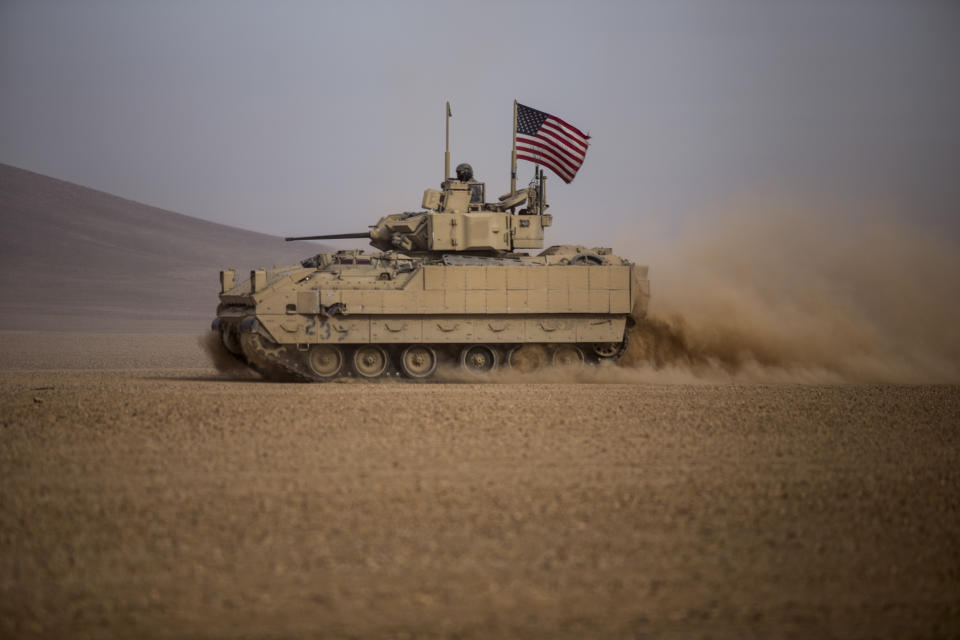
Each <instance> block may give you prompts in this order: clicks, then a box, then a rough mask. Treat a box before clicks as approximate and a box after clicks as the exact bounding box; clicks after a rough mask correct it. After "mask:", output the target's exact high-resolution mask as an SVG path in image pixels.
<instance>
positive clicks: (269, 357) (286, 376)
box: [240, 333, 627, 382]
mask: <svg viewBox="0 0 960 640" xmlns="http://www.w3.org/2000/svg"><path fill="white" fill-rule="evenodd" d="M240 345H241V347H242V351H243V358H244V359H245V361H246V363H247V364H248V365H249V366H250V368H252V369H253V370H254V371H256V372H257V373H259V374H260V375H261V376H262V377H263V378H264V379H266V380H270V381H274V382H331V381H334V380H337V379H340V378H343V377H347V376H349V374H348V373H346V372H341V373H340V374H338V375H336V376H333V377H330V378H324V377H321V376H318V375H317V374H315V373H314V372H313V371H311V370H310V368H309V367H308V366H307V364H306V362H305V358H304V357H302V356H301V352H300V351H299V350H294V348H293V347H291V346H290V345H278V344H273V343H272V342H270V341H268V340H265V339H264V338H263V337H262V336H260V335H259V334H257V333H243V334H241V336H240ZM626 348H627V340H626V337H625V339H624V341H623V343H622V344H620V345H619V349H618V350H617V353H616V354H615V355H614V356H612V357H608V358H604V359H605V360H609V361H616V360H618V359H620V357H621V356H622V355H623V353H624V352H625V351H626ZM582 351H583V350H582ZM500 366H503V363H502V360H501V365H500ZM431 377H432V376H431Z"/></svg>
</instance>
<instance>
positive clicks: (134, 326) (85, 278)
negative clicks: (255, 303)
mask: <svg viewBox="0 0 960 640" xmlns="http://www.w3.org/2000/svg"><path fill="white" fill-rule="evenodd" d="M323 249H324V248H323V247H322V246H320V245H317V244H314V243H302V242H301V243H296V244H291V243H287V242H284V241H283V239H282V238H277V237H274V236H269V235H266V234H262V233H254V232H252V231H244V230H242V229H237V228H234V227H228V226H226V225H221V224H215V223H213V222H207V221H205V220H200V219H198V218H191V217H190V216H185V215H182V214H179V213H174V212H172V211H165V210H163V209H157V208H155V207H150V206H147V205H145V204H141V203H139V202H133V201H131V200H125V199H123V198H118V197H117V196H113V195H110V194H108V193H104V192H102V191H96V190H94V189H88V188H86V187H81V186H79V185H76V184H72V183H69V182H64V181H62V180H56V179H54V178H49V177H47V176H43V175H40V174H36V173H32V172H30V171H24V170H23V169H18V168H16V167H11V166H9V165H5V164H0V269H2V271H0V274H2V275H0V329H32V330H59V331H76V330H81V331H191V330H193V329H197V330H204V329H205V328H206V327H208V326H209V322H210V320H211V319H212V318H213V316H214V312H215V309H216V304H217V293H218V291H219V280H218V272H219V270H220V269H221V268H224V267H236V268H239V269H241V270H248V269H250V268H253V267H261V266H263V267H270V266H272V265H273V264H274V263H282V264H294V263H296V262H298V261H299V260H301V259H303V258H304V257H306V256H308V255H311V254H312V253H317V252H319V251H322V250H323ZM241 273H242V271H241Z"/></svg>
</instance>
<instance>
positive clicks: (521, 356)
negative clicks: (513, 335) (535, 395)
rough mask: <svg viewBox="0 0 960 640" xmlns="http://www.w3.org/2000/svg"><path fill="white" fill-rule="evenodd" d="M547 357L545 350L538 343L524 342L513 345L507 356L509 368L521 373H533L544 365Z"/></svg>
mask: <svg viewBox="0 0 960 640" xmlns="http://www.w3.org/2000/svg"><path fill="white" fill-rule="evenodd" d="M548 360H549V358H548V357H547V350H546V348H544V347H543V346H541V345H539V344H524V345H520V346H519V347H514V348H513V349H511V350H510V355H509V356H507V361H508V362H509V363H510V368H511V369H516V370H517V371H519V372H521V373H533V372H534V371H539V370H540V369H542V368H543V367H544V366H546V364H547V362H548Z"/></svg>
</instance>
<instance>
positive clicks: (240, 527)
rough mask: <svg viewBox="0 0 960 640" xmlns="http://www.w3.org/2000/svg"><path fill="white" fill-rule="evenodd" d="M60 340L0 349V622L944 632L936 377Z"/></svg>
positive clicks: (25, 628)
mask: <svg viewBox="0 0 960 640" xmlns="http://www.w3.org/2000/svg"><path fill="white" fill-rule="evenodd" d="M17 335H19V338H18V337H17ZM25 335H27V334H22V335H20V334H16V335H14V336H13V338H11V336H10V334H6V335H5V339H6V340H7V341H6V342H4V343H3V345H4V346H3V348H4V351H5V353H7V354H15V352H16V349H15V348H14V345H15V344H17V343H18V342H19V340H20V339H22V338H23V337H24V336H25ZM62 339H63V341H64V343H63V344H67V343H69V340H68V339H67V338H66V337H64V338H62ZM181 340H183V341H186V340H188V339H187V338H186V337H181ZM190 340H193V339H190ZM174 342H175V340H174ZM58 344H59V343H58ZM171 344H172V343H171ZM62 348H63V347H62V345H61V347H60V349H55V348H50V353H51V354H53V353H55V352H57V351H58V350H61V349H62ZM60 355H61V356H63V354H62V353H61V354H60ZM71 358H74V359H68V361H69V362H71V363H74V364H73V366H72V367H64V368H61V369H55V368H50V367H45V366H43V365H44V362H45V361H43V359H42V358H40V359H39V360H38V363H39V364H38V366H36V367H34V370H25V369H24V367H22V366H16V361H15V359H14V361H13V363H12V364H11V363H9V362H8V363H7V364H6V366H5V369H6V370H5V371H2V372H0V403H2V404H0V407H2V417H0V486H2V492H0V636H3V637H30V636H46V637H81V638H82V637H101V638H102V637H184V636H187V637H291V636H325V637H459V638H488V637H657V638H672V637H682V638H687V637H704V638H707V637H710V638H744V637H763V638H769V637H796V638H812V637H817V638H831V637H838V638H860V637H862V638H869V637H897V638H907V637H957V636H958V635H960V543H958V539H960V534H958V530H960V529H958V523H960V511H958V510H960V500H958V487H960V465H958V462H960V460H958V458H960V455H958V452H960V448H958V447H960V436H958V431H957V427H958V425H960V387H958V386H854V385H834V386H813V385H797V384H780V385H737V384H726V385H705V384H695V385H687V384H673V385H658V384H464V383H461V384H403V383H399V382H386V383H382V384H361V383H338V384H326V385H323V384H314V385H304V384H269V383H263V382H259V381H256V380H242V379H235V380H231V379H226V378H224V377H222V375H221V374H218V373H216V372H215V371H214V370H212V369H208V368H202V367H195V368H179V369H177V368H169V367H168V368H164V369H159V368H157V369H153V370H151V369H143V368H137V367H136V366H134V365H136V364H137V363H133V364H131V363H129V362H126V361H124V362H122V363H119V365H118V362H116V361H113V362H112V365H113V366H114V367H115V368H114V369H110V366H111V362H107V361H103V360H101V361H98V362H99V363H100V364H99V366H91V367H88V368H87V369H86V370H83V369H82V368H80V367H79V364H82V362H83V361H84V358H82V357H76V356H71ZM87 360H88V361H89V358H87ZM108 360H109V359H108ZM47 364H49V363H47ZM121 365H122V366H121ZM140 366H145V365H144V363H140ZM71 368H72V369H73V370H70V369H71ZM17 369H19V370H17ZM96 369H100V370H96Z"/></svg>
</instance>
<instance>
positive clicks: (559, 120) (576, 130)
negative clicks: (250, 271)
mask: <svg viewBox="0 0 960 640" xmlns="http://www.w3.org/2000/svg"><path fill="white" fill-rule="evenodd" d="M550 120H556V121H557V122H559V123H560V124H561V125H563V126H564V127H566V128H567V129H570V130H571V131H573V132H574V133H575V134H577V135H578V136H580V137H581V138H583V139H584V140H589V139H590V136H588V135H587V134H585V133H584V132H583V131H580V129H577V128H576V127H575V126H573V125H572V124H570V123H569V122H566V121H564V120H563V119H561V118H558V117H557V116H550V117H549V118H547V122H549V121H550Z"/></svg>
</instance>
